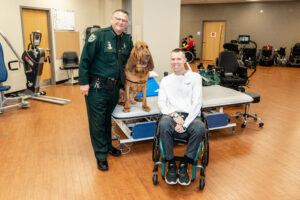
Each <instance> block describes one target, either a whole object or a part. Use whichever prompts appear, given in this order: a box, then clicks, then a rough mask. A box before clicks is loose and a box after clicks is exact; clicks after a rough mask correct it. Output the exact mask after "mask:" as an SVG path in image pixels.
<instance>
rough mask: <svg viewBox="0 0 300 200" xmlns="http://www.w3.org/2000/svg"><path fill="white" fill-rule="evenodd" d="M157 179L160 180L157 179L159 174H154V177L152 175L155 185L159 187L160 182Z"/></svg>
mask: <svg viewBox="0 0 300 200" xmlns="http://www.w3.org/2000/svg"><path fill="white" fill-rule="evenodd" d="M157 179H158V178H157V174H153V175H152V181H153V185H157V182H158V181H157Z"/></svg>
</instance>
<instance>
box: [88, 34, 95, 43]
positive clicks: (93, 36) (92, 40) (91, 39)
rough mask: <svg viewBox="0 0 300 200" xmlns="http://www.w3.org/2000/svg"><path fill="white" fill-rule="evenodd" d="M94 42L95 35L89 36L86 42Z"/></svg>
mask: <svg viewBox="0 0 300 200" xmlns="http://www.w3.org/2000/svg"><path fill="white" fill-rule="evenodd" d="M95 40H96V35H94V34H92V35H90V37H89V39H88V42H94V41H95Z"/></svg>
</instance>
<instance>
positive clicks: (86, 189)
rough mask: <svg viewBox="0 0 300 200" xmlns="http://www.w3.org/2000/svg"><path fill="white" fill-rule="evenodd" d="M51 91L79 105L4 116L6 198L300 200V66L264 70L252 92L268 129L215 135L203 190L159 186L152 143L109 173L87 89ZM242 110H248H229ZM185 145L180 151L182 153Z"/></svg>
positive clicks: (2, 187) (0, 143)
mask: <svg viewBox="0 0 300 200" xmlns="http://www.w3.org/2000/svg"><path fill="white" fill-rule="evenodd" d="M46 91H47V94H48V95H49V96H56V97H61V98H67V99H71V100H72V103H71V104H69V105H65V106H60V105H55V104H50V103H43V102H38V101H33V100H30V102H31V107H30V108H28V109H12V110H7V111H5V112H4V113H3V114H2V115H0V163H1V164H0V200H102V199H105V200H107V199H126V200H127V199H129V200H133V199H136V200H140V199H143V200H145V199H149V200H152V199H185V200H188V199H201V200H206V199H213V200H220V199H226V200H245V199H246V200H248V199H249V200H250V199H253V200H254V199H255V200H257V199H262V200H265V199H268V200H271V199H272V200H276V199H280V200H283V199H284V200H295V199H300V106H299V104H300V68H285V67H258V70H257V72H256V74H255V75H254V76H253V78H252V79H251V82H250V88H249V89H247V91H253V92H256V93H259V94H260V95H261V102H260V103H258V104H253V105H251V108H250V111H252V112H255V113H257V114H258V115H259V116H261V117H262V119H263V120H264V122H265V126H264V127H263V128H259V127H258V125H257V124H256V122H254V121H253V120H249V122H248V124H247V127H246V128H244V129H242V128H241V127H240V125H241V121H240V120H236V119H232V122H237V123H238V126H237V128H236V132H235V133H234V134H232V132H231V129H223V130H219V131H211V132H210V161H209V165H208V167H207V168H206V186H205V189H204V190H203V191H199V189H198V186H199V176H198V177H197V180H196V182H194V183H191V185H190V186H188V187H182V186H179V185H176V186H170V185H167V184H166V183H165V182H164V181H163V180H162V179H161V178H160V177H159V183H158V185H157V186H154V185H153V184H152V169H153V162H152V158H151V152H152V141H146V142H139V143H134V144H133V145H132V146H131V151H130V152H129V153H128V154H125V155H122V156H121V157H119V158H114V157H111V156H109V157H108V162H109V167H110V170H109V171H108V172H101V171H99V170H97V167H96V161H95V158H94V155H93V150H92V145H91V142H90V137H89V130H88V121H87V115H86V109H85V103H84V98H83V96H81V95H80V92H79V86H78V85H75V86H65V85H63V84H62V85H57V86H53V87H49V88H46ZM237 110H243V107H234V108H229V109H226V110H225V111H226V112H228V113H234V112H235V111H237ZM113 129H114V132H116V133H118V134H120V136H121V137H124V135H123V134H122V133H121V131H120V129H119V128H118V127H116V125H114V128H113ZM184 148H185V147H184V146H176V147H175V149H176V150H175V151H176V154H178V155H180V154H183V152H184ZM125 150H127V149H125ZM190 172H191V170H190ZM198 174H199V173H197V175H198Z"/></svg>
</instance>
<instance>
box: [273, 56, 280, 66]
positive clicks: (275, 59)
mask: <svg viewBox="0 0 300 200" xmlns="http://www.w3.org/2000/svg"><path fill="white" fill-rule="evenodd" d="M274 64H275V65H279V64H280V57H279V55H278V54H275V55H274Z"/></svg>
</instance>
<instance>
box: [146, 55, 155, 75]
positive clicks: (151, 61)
mask: <svg viewBox="0 0 300 200" xmlns="http://www.w3.org/2000/svg"><path fill="white" fill-rule="evenodd" d="M147 68H148V70H149V71H152V70H153V69H154V63H153V59H152V55H151V53H150V59H149V62H148V65H147Z"/></svg>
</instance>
